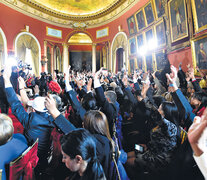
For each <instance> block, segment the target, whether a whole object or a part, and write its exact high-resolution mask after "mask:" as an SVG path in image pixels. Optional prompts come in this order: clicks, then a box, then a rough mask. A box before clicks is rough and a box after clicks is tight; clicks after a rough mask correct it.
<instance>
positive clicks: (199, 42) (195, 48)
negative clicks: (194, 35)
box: [191, 36, 207, 71]
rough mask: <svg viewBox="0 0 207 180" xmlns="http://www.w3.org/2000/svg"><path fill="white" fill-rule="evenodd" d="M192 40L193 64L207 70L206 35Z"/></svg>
mask: <svg viewBox="0 0 207 180" xmlns="http://www.w3.org/2000/svg"><path fill="white" fill-rule="evenodd" d="M191 42H192V53H193V65H194V67H196V66H198V67H199V69H205V70H206V71H207V36H204V37H199V38H198V39H195V40H193V41H191Z"/></svg>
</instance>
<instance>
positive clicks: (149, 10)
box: [144, 2, 155, 25]
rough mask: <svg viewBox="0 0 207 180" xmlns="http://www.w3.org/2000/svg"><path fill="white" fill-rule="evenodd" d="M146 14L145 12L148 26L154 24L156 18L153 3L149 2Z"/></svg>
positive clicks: (145, 10)
mask: <svg viewBox="0 0 207 180" xmlns="http://www.w3.org/2000/svg"><path fill="white" fill-rule="evenodd" d="M144 12H145V15H146V19H147V25H150V24H152V23H153V21H154V20H155V18H154V13H153V9H152V3H151V2H149V4H147V6H146V7H145V8H144Z"/></svg>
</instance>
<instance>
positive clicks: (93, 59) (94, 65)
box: [92, 43, 96, 72]
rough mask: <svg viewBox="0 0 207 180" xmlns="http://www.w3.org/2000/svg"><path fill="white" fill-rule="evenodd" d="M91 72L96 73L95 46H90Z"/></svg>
mask: <svg viewBox="0 0 207 180" xmlns="http://www.w3.org/2000/svg"><path fill="white" fill-rule="evenodd" d="M92 72H96V44H95V43H93V44H92Z"/></svg>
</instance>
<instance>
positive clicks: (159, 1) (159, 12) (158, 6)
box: [154, 0, 165, 18]
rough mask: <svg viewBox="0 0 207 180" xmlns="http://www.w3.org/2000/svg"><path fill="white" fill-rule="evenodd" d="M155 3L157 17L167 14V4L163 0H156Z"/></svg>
mask: <svg viewBox="0 0 207 180" xmlns="http://www.w3.org/2000/svg"><path fill="white" fill-rule="evenodd" d="M154 4H155V14H156V16H157V18H160V17H162V16H163V15H164V14H165V6H164V4H163V2H162V0H154Z"/></svg>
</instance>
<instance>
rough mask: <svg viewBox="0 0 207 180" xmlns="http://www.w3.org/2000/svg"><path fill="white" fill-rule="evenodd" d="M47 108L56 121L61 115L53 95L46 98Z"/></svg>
mask: <svg viewBox="0 0 207 180" xmlns="http://www.w3.org/2000/svg"><path fill="white" fill-rule="evenodd" d="M45 107H46V108H47V110H48V112H49V113H50V114H51V115H52V117H53V118H54V119H55V118H56V117H58V116H59V115H60V112H59V111H58V109H57V107H56V102H55V100H54V99H53V97H52V96H51V95H47V97H46V98H45Z"/></svg>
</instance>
